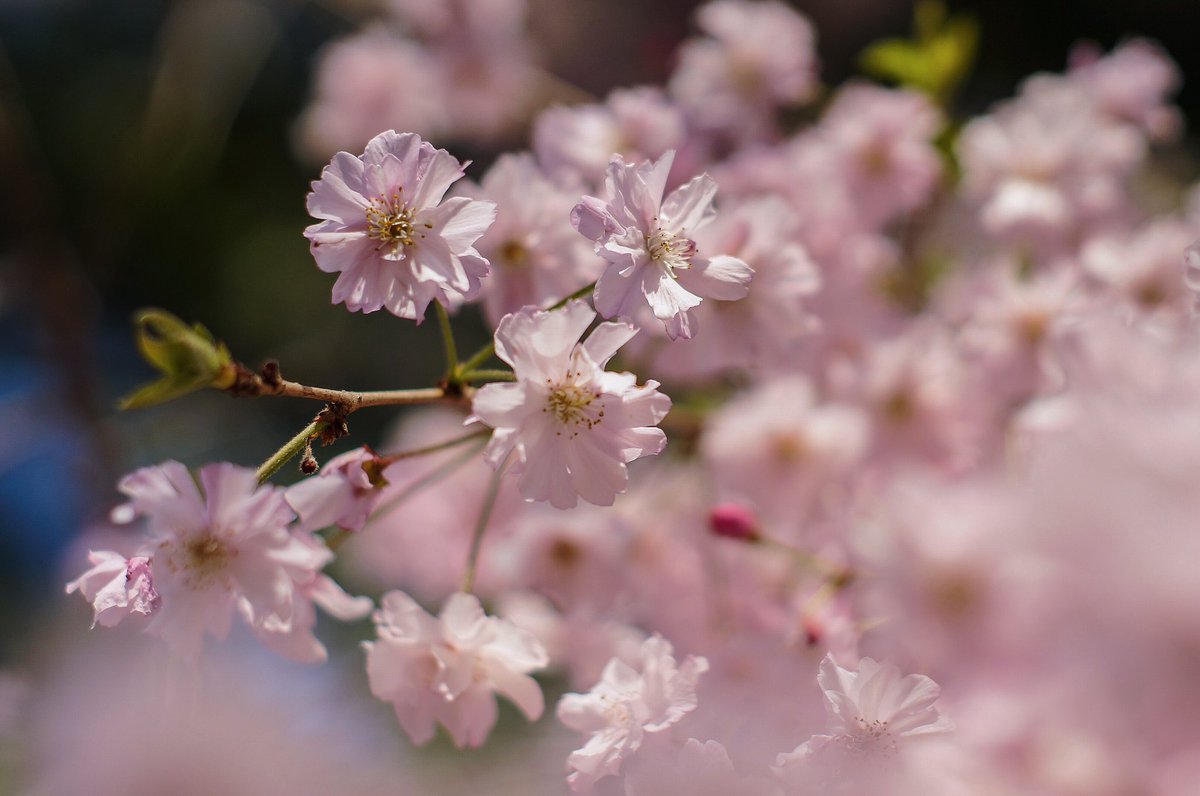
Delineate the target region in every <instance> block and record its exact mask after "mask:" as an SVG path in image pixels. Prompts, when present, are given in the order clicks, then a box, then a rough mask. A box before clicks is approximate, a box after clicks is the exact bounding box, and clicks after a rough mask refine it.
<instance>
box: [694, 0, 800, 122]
mask: <svg viewBox="0 0 1200 796" xmlns="http://www.w3.org/2000/svg"><path fill="white" fill-rule="evenodd" d="M696 21H697V23H698V24H699V26H700V28H701V29H702V30H703V31H704V32H705V33H707V34H709V36H711V37H712V38H708V39H696V40H692V41H689V42H686V43H685V44H684V45H683V47H682V48H681V49H680V52H679V68H678V69H677V70H676V71H675V74H674V75H672V77H671V93H673V94H674V95H675V96H676V97H678V98H679V100H680V102H681V103H682V104H683V105H684V106H685V107H686V108H687V109H688V110H689V111H691V113H692V114H693V115H694V117H695V120H696V123H697V124H699V125H702V126H704V127H706V128H716V129H719V130H721V131H722V132H726V133H729V134H731V135H734V136H736V137H738V138H739V139H741V140H745V139H753V138H760V137H763V136H764V135H766V134H767V133H770V132H772V131H773V130H774V120H773V118H772V113H773V112H774V110H775V108H776V107H777V106H781V105H794V104H796V103H800V102H804V101H806V100H809V99H811V98H812V97H813V95H814V94H815V93H816V90H817V87H818V80H817V54H816V46H815V39H816V37H815V35H814V33H813V29H812V25H810V24H809V22H808V20H807V19H806V18H805V17H804V16H802V15H801V14H799V13H797V12H796V11H795V10H794V9H792V8H790V7H788V6H787V5H785V4H784V3H780V2H774V0H768V2H746V1H745V0H716V1H715V2H710V3H706V4H705V5H704V6H702V7H701V8H700V10H699V11H698V12H697V14H696Z"/></svg>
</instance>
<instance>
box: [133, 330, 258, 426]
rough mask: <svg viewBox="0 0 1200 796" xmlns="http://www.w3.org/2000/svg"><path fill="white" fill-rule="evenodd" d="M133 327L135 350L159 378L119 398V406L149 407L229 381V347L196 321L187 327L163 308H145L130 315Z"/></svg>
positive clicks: (233, 370) (231, 377) (233, 371)
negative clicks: (132, 319)
mask: <svg viewBox="0 0 1200 796" xmlns="http://www.w3.org/2000/svg"><path fill="white" fill-rule="evenodd" d="M134 326H135V336H136V340H137V347H138V351H140V352H141V354H142V357H143V358H144V359H145V360H146V361H147V362H149V363H150V364H151V365H153V366H154V368H155V369H156V370H158V371H159V372H160V373H161V374H162V377H161V378H160V379H158V381H154V382H151V383H150V384H145V385H142V386H141V387H139V388H138V389H137V390H135V391H134V392H133V394H131V395H129V396H126V397H125V398H124V399H122V400H121V402H120V407H121V408H122V409H139V408H141V407H144V406H153V405H154V404H160V403H164V402H166V401H170V400H172V399H174V398H178V397H179V396H181V395H186V394H187V393H189V392H193V391H195V390H199V389H201V388H203V387H217V388H221V389H224V388H226V387H229V386H231V385H232V384H233V380H234V378H235V376H236V368H235V366H234V364H233V357H232V356H231V355H230V353H229V349H228V348H226V347H225V345H224V344H223V343H218V342H217V341H216V339H215V338H214V337H213V336H212V334H211V333H210V332H209V331H208V330H207V329H205V328H204V327H203V326H201V325H200V324H196V325H195V326H188V325H187V324H186V323H184V322H183V321H181V320H180V319H179V318H177V317H175V316H174V315H172V314H171V313H169V312H166V311H165V310H159V309H145V310H140V311H139V312H138V313H137V314H136V315H135V316H134Z"/></svg>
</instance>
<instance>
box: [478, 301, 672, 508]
mask: <svg viewBox="0 0 1200 796" xmlns="http://www.w3.org/2000/svg"><path fill="white" fill-rule="evenodd" d="M595 317H596V314H595V313H594V312H593V311H592V310H591V309H590V308H589V307H588V306H587V305H586V304H584V303H583V302H580V301H573V302H570V303H569V304H567V305H566V306H565V307H564V308H562V309H561V310H556V311H553V312H547V311H544V310H538V309H535V308H533V307H526V308H525V309H523V310H521V311H520V312H518V313H514V314H511V315H506V316H505V317H504V319H503V320H501V321H500V326H499V328H498V329H497V330H496V355H497V356H498V357H500V358H501V359H503V360H504V361H505V362H507V363H509V364H510V365H512V367H513V371H514V372H515V373H516V378H517V381H516V383H512V384H488V385H485V386H484V387H483V388H482V389H480V390H479V392H478V393H477V394H476V395H475V400H474V404H473V411H474V414H473V415H472V417H471V419H473V420H479V421H481V422H483V423H485V424H486V425H489V426H491V427H492V428H494V429H495V432H494V433H493V435H492V439H491V441H490V442H489V443H488V446H487V448H486V449H485V451H484V456H485V457H486V458H487V460H488V461H489V462H490V463H491V464H492V465H493V466H494V467H497V468H498V467H500V466H501V465H502V464H503V463H504V462H505V461H506V460H507V459H508V457H509V455H510V454H511V453H513V452H515V453H516V456H517V462H516V465H515V468H516V469H515V471H516V472H519V473H520V474H521V475H520V478H519V480H518V482H517V486H518V488H519V489H520V491H521V494H522V495H523V496H524V497H525V498H526V499H527V500H546V501H549V502H550V504H551V505H553V506H554V507H555V508H570V507H572V506H574V505H575V504H576V502H577V500H578V498H581V497H582V498H583V499H584V500H586V501H587V502H589V503H595V504H596V505H600V506H610V505H612V503H613V501H614V500H615V499H616V496H617V494H618V493H620V492H623V491H625V487H626V484H627V483H628V480H629V476H628V473H627V472H626V467H625V465H626V464H627V463H628V462H631V461H633V460H634V459H638V458H641V457H642V456H650V455H655V454H657V453H659V452H660V451H661V450H662V449H663V446H664V445H665V444H666V436H665V435H664V434H663V432H662V431H661V430H660V429H658V428H654V426H655V425H656V424H657V423H658V422H659V421H660V420H662V418H663V417H664V416H665V415H666V414H667V410H668V409H670V406H671V401H670V399H669V398H667V396H665V395H663V394H661V393H660V392H658V389H657V388H658V382H655V381H649V382H646V383H645V384H643V385H641V386H638V385H637V383H636V377H635V376H634V375H633V374H632V373H612V372H608V371H605V370H604V365H605V364H606V363H607V362H608V360H609V359H611V358H612V356H613V354H615V353H616V352H617V349H618V348H620V347H621V346H622V345H624V344H625V342H626V341H628V340H629V338H630V337H632V336H633V335H634V334H636V333H637V330H636V329H634V328H633V327H632V326H631V325H629V324H627V323H602V324H600V325H599V326H598V327H596V329H595V330H594V331H593V332H592V333H591V334H590V335H589V336H588V338H587V340H585V341H583V342H582V343H580V342H577V341H578V340H579V337H580V336H581V335H582V334H583V332H584V331H585V330H586V329H587V327H588V326H589V324H591V322H592V320H593V319H594V318H595Z"/></svg>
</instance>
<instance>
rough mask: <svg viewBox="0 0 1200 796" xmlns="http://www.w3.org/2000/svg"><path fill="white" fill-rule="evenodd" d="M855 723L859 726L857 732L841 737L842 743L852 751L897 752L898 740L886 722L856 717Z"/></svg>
mask: <svg viewBox="0 0 1200 796" xmlns="http://www.w3.org/2000/svg"><path fill="white" fill-rule="evenodd" d="M855 722H856V723H857V724H858V727H857V729H856V730H855V732H854V733H852V734H850V735H843V736H841V738H842V742H843V743H844V744H845V745H846V746H847V748H849V749H850V750H851V751H855V752H873V753H880V752H883V753H894V752H896V750H897V748H898V746H897V744H896V738H895V736H893V735H892V731H891V730H890V729H888V723H887V722H886V721H880V720H879V719H875V720H874V721H867V720H866V719H864V718H862V717H861V716H856V717H855Z"/></svg>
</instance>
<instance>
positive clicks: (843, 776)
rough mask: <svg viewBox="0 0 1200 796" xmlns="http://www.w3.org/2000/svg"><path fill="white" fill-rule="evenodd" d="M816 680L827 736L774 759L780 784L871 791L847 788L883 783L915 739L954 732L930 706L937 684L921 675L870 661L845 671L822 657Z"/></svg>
mask: <svg viewBox="0 0 1200 796" xmlns="http://www.w3.org/2000/svg"><path fill="white" fill-rule="evenodd" d="M817 682H818V683H819V684H820V686H821V690H822V691H823V692H824V694H825V706H826V708H827V710H828V713H829V723H828V726H827V731H828V734H823V735H816V736H813V738H811V739H810V740H808V741H806V742H805V743H803V744H801V745H800V746H799V747H797V748H796V749H795V750H794V751H792V752H790V753H787V754H782V755H780V756H779V757H778V758H777V760H776V770H777V772H778V773H779V774H780V775H781V776H782V777H783V778H784V780H785V781H789V782H804V783H806V784H810V785H816V784H820V785H821V786H825V787H831V788H832V790H831V791H829V792H835V793H859V792H871V791H870V790H867V791H860V790H855V789H853V787H852V786H851V784H852V783H854V782H855V781H858V782H860V783H863V782H879V781H881V780H882V781H887V780H888V779H889V778H890V777H891V776H892V775H893V774H894V773H895V771H896V769H895V767H894V765H893V764H894V763H896V762H898V761H897V760H896V758H897V756H898V755H900V754H901V753H902V752H904V751H905V750H906V749H907V748H909V747H910V745H911V744H912V743H913V741H914V739H916V738H919V737H921V736H926V735H935V734H938V733H945V732H949V731H950V730H951V729H953V724H952V723H951V722H950V720H949V719H947V718H946V717H944V716H942V715H941V713H940V712H939V711H938V709H937V707H936V705H935V703H936V702H937V699H938V696H939V694H940V689H939V688H938V685H937V683H935V682H933V681H932V680H930V679H929V678H928V677H925V676H924V675H919V674H910V675H908V676H906V677H904V676H901V674H900V670H899V669H897V668H896V667H895V666H891V665H888V664H880V663H877V662H876V661H875V660H874V659H872V658H863V659H862V660H861V661H859V664H858V671H850V670H849V669H843V668H842V667H841V666H839V665H838V664H837V663H836V662H835V661H834V660H833V656H832V655H826V656H825V658H824V660H822V661H821V670H820V674H818V675H817ZM847 786H851V787H850V788H849V789H847ZM817 792H824V791H820V790H818V791H817Z"/></svg>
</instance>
